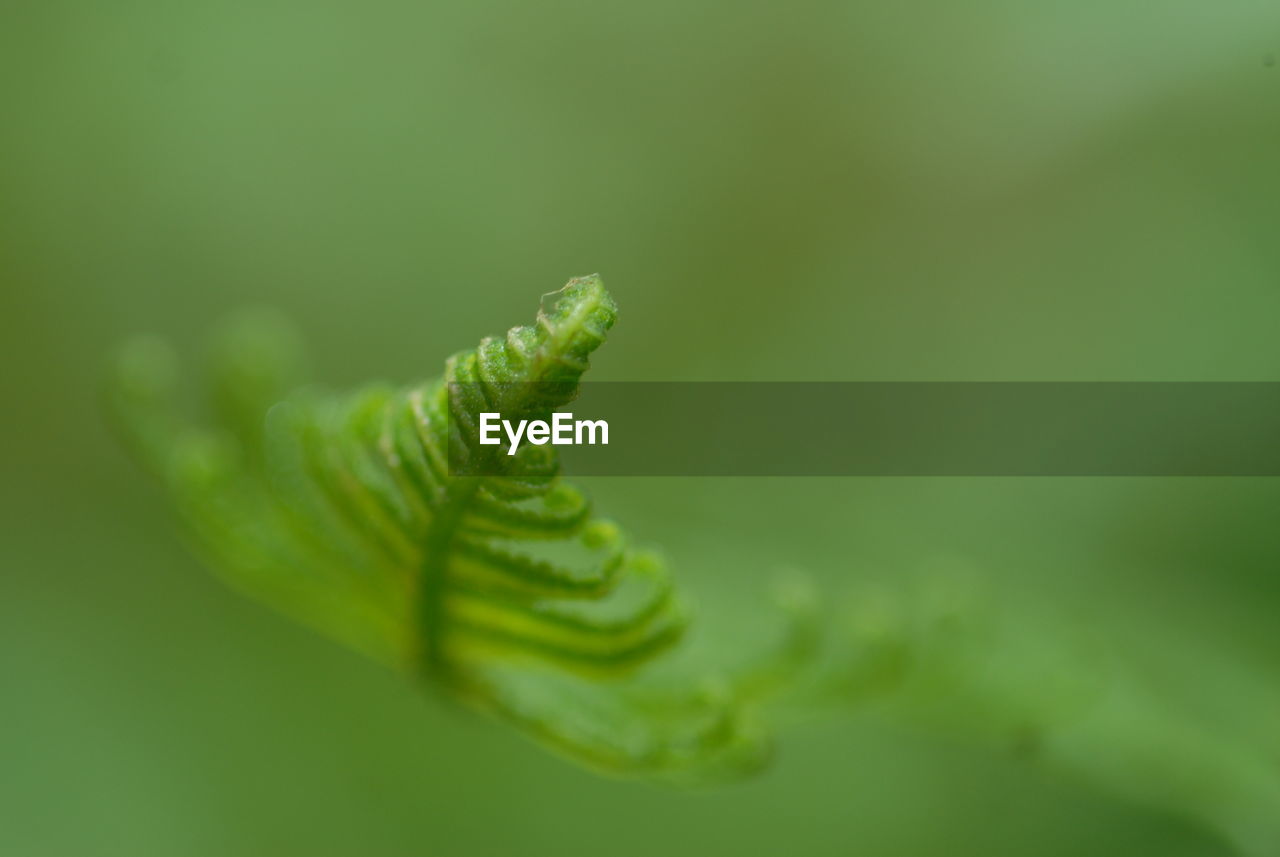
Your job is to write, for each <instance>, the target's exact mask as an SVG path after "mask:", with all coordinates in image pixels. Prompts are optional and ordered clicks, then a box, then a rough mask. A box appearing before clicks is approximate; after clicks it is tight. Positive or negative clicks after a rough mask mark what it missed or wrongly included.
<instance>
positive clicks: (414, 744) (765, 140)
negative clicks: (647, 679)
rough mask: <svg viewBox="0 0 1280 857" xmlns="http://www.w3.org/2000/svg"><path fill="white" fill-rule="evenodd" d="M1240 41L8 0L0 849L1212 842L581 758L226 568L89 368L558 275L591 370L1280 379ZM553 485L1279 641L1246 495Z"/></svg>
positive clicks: (866, 776)
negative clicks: (148, 339)
mask: <svg viewBox="0 0 1280 857" xmlns="http://www.w3.org/2000/svg"><path fill="white" fill-rule="evenodd" d="M1277 52H1280V6H1278V5H1276V4H1275V3H1274V2H1271V0H1223V2H1216V3H1206V2H1186V0H1168V2H1164V3H1161V4H1151V3H1146V2H1138V0H1108V2H1097V0H1086V2H1079V3H1072V4H1066V3H1053V2H1045V0H1040V2H1034V3H1015V2H1010V0H974V2H968V3H963V4H955V3H945V2H939V0H934V1H933V2H920V3H895V2H888V0H859V2H843V3H833V2H799V3H791V4H779V3H759V2H724V0H681V2H670V0H656V2H647V3H636V2H632V3H606V2H596V3H586V2H562V0H553V2H538V3H529V2H512V0H471V2H456V0H449V2H419V3H401V2H384V0H373V1H372V2H366V3H345V4H340V3H330V2H317V3H300V2H280V1H279V0H277V1H276V2H273V1H272V0H257V2H253V3H248V2H223V3H214V4H197V3H189V2H187V3H172V2H170V3H160V2H154V0H134V2H127V1H126V0H116V2H85V0H78V2H77V0H68V2H59V0H46V1H45V2H39V3H35V2H21V0H17V2H14V1H13V0H11V1H10V2H8V3H6V4H4V6H3V8H2V9H0V108H2V109H3V113H2V114H0V132H2V133H0V348H3V359H2V360H0V380H2V383H3V390H4V394H5V407H4V420H3V422H2V423H0V456H2V460H3V468H4V469H3V476H4V478H3V485H2V487H0V512H2V514H0V563H2V566H0V854H3V855H6V857H8V855H13V857H28V856H30V857H45V855H86V856H87V857H93V855H131V857H141V855H151V854H155V855H172V854H183V855H193V857H195V855H210V857H215V855H216V857H226V855H281V854H306V855H351V854H362V855H410V854H413V855H447V857H472V855H508V854H522V855H523V854H529V855H538V854H555V855H559V856H560V857H566V855H598V854H609V855H655V854H670V855H701V854H708V853H712V854H718V853H725V854H741V855H771V854H778V853H797V854H806V855H847V854H877V855H934V854H937V855H943V854H945V855H949V857H961V855H990V854H1036V855H1043V857H1050V855H1078V854H1090V855H1133V854H1139V853H1143V854H1147V853H1149V854H1161V855H1168V857H1184V856H1185V855H1220V854H1228V853H1231V852H1230V850H1229V848H1228V846H1227V845H1226V844H1224V843H1223V842H1221V841H1219V840H1218V839H1217V838H1215V837H1214V836H1213V835H1212V834H1211V833H1210V832H1206V831H1204V830H1202V829H1201V828H1199V827H1196V826H1193V825H1192V824H1191V823H1189V822H1188V821H1187V820H1185V819H1183V818H1180V817H1178V816H1177V815H1176V814H1170V813H1163V812H1159V811H1156V810H1152V809H1144V808H1141V807H1139V806H1137V805H1133V804H1130V803H1127V802H1123V801H1118V800H1115V799H1113V798H1112V797H1110V796H1108V795H1107V794H1105V793H1102V792H1099V791H1097V790H1095V789H1093V788H1090V787H1089V786H1088V785H1087V784H1082V783H1078V782H1074V781H1071V780H1070V779H1069V778H1063V779H1060V778H1057V777H1054V776H1051V775H1048V774H1045V773H1042V772H1041V771H1039V770H1038V769H1035V768H1031V767H1027V766H1023V765H1021V764H1019V763H1018V762H1017V761H1016V760H1015V759H1012V758H1009V757H1006V756H1005V755H1001V754H999V753H992V752H989V751H988V749H987V748H985V747H981V746H978V745H977V744H973V743H970V742H966V741H964V740H959V739H956V738H953V737H951V736H947V735H943V734H937V733H933V732H930V731H927V730H917V729H913V728H910V727H908V726H906V725H903V724H900V723H898V722H896V721H894V720H893V719H891V718H875V717H867V716H860V715H856V714H853V713H850V714H849V715H847V716H838V717H831V718H827V719H823V720H821V721H818V722H815V723H814V724H812V725H807V726H805V727H803V728H798V729H794V730H790V731H788V732H787V733H786V734H785V735H784V736H783V742H782V747H781V752H780V755H779V758H778V760H777V762H776V764H775V765H774V767H773V768H772V770H771V771H770V772H768V773H767V774H766V775H765V776H763V777H761V778H758V779H756V780H753V781H751V782H748V783H744V784H741V785H738V786H734V787H731V788H728V789H724V790H719V791H714V792H710V793H706V794H700V793H699V794H686V793H680V792H671V791H665V790H661V789H658V788H655V787H652V786H646V785H640V784H634V783H619V782H614V781H610V780H602V779H599V778H597V777H595V776H593V775H591V774H589V773H586V772H583V771H581V770H578V769H576V768H574V767H572V766H571V765H568V764H566V763H564V762H562V761H561V760H559V759H557V758H555V757H553V756H551V755H550V754H547V753H545V752H543V751H542V750H540V749H538V748H536V747H534V746H532V745H530V744H528V743H527V742H525V741H524V740H523V739H521V738H520V737H518V736H516V735H513V734H512V733H510V732H509V731H507V730H505V729H502V728H500V727H496V726H493V725H491V724H488V723H486V722H484V721H482V720H480V719H477V718H472V717H469V716H465V715H461V714H459V713H457V712H453V711H450V710H447V709H445V708H443V707H441V706H438V705H435V704H433V703H432V702H431V701H430V700H429V699H427V698H425V697H424V696H423V695H422V694H421V693H420V691H419V690H418V689H415V688H414V687H411V686H409V685H408V684H407V683H405V682H404V681H403V680H402V679H400V678H399V677H397V676H393V675H390V674H388V673H386V672H384V671H383V670H381V669H379V668H377V667H374V666H371V665H370V664H368V663H365V662H363V661H361V660H360V659H359V658H358V657H357V656H355V655H353V654H351V653H348V652H346V651H343V650H341V649H339V648H337V647H336V646H334V645H332V644H331V643H329V642H327V641H326V640H324V639H322V638H320V637H318V636H316V635H313V634H311V633H310V632H308V631H306V630H304V629H302V628H299V627H296V626H294V625H291V624H290V623H288V622H286V621H283V620H281V619H279V618H278V617H276V616H274V615H272V614H271V613H269V612H268V611H267V610H266V609H264V608H261V607H259V606H258V605H256V604H254V603H251V602H248V601H245V600H243V599H241V598H239V597H237V596H236V595H234V594H233V593H231V592H229V591H227V590H225V589H224V588H222V587H221V585H220V584H219V583H217V582H216V581H215V580H214V579H212V578H211V577H210V576H208V575H207V574H205V573H204V571H203V570H202V569H201V568H200V567H199V565H198V563H197V562H196V561H195V560H194V559H192V558H191V557H190V556H189V555H188V554H187V552H186V551H185V550H184V549H183V547H182V545H181V542H180V540H179V538H178V537H177V536H176V535H175V533H174V529H173V527H172V525H171V524H172V520H171V518H172V516H171V515H170V514H169V510H168V509H167V508H166V504H165V502H164V501H163V499H162V498H161V496H160V493H159V492H158V491H157V490H155V489H154V488H153V487H152V486H151V485H149V484H148V483H147V481H146V480H145V479H144V478H143V477H142V476H141V475H140V474H139V472H138V471H137V470H136V469H135V468H134V467H133V466H132V464H131V463H130V462H129V461H128V459H127V457H126V456H125V455H124V454H123V453H122V452H121V451H120V450H119V449H118V448H117V446H116V444H115V443H114V442H113V440H112V438H111V437H110V435H109V432H108V431H107V429H106V427H105V425H104V421H103V419H102V416H101V410H100V407H99V394H100V382H101V379H102V374H103V369H104V366H105V364H106V360H107V357H108V355H109V353H110V351H111V349H112V347H113V346H114V345H115V344H116V343H117V342H119V341H120V340H121V339H123V338H125V337H127V336H129V335H131V334H134V333H138V332H157V333H162V334H164V335H166V336H169V337H172V338H174V339H176V340H178V341H179V342H189V343H192V347H191V351H192V354H193V356H198V353H199V348H198V345H197V343H198V341H199V338H200V337H201V335H202V333H203V332H204V331H205V330H206V329H207V328H208V326H209V325H210V324H211V323H212V322H213V321H215V320H216V319H217V318H218V317H220V316H221V315H223V314H224V313H226V312H228V311H230V310H233V309H235V308H237V307H239V306H241V305H244V304H269V305H273V306H277V307H279V308H281V309H283V310H284V311H286V312H287V313H288V314H289V315H291V316H292V317H294V318H295V319H297V321H298V323H299V325H300V326H301V328H302V329H303V330H304V332H305V333H306V335H307V336H308V339H309V341H310V343H311V345H312V346H313V356H314V365H315V374H316V376H317V377H319V378H321V379H323V380H324V381H325V382H327V383H330V384H332V385H334V386H349V385H354V384H357V383H362V382H364V381H367V380H372V379H382V378H385V379H390V380H397V381H408V380H413V379H416V378H419V377H428V376H431V375H435V374H436V373H437V372H438V371H439V369H440V365H441V361H442V359H443V357H444V356H446V355H447V354H449V353H451V352H452V351H454V350H457V349H459V348H463V347H467V346H469V345H472V344H474V343H475V342H476V341H477V339H478V338H479V337H480V336H481V335H484V334H488V333H493V332H498V331H501V330H504V329H505V328H506V327H508V326H510V325H512V324H516V323H521V322H525V321H527V320H528V319H529V318H530V316H531V314H532V312H533V310H534V308H535V306H536V301H537V297H538V295H539V294H541V293H543V292H546V291H549V290H551V289H553V288H556V287H557V286H559V285H560V284H561V283H563V282H564V281H565V280H566V279H568V278H569V277H570V276H573V275H578V274H585V273H589V272H593V271H600V272H601V273H602V274H603V275H604V276H605V280H606V282H607V283H608V284H609V286H610V288H611V290H612V291H613V292H614V294H615V296H616V297H617V299H618V302H619V304H620V306H621V320H620V323H619V325H618V327H617V328H616V330H615V335H614V336H613V337H612V339H611V341H610V343H609V345H608V346H607V347H606V348H605V349H604V350H603V351H602V352H601V353H600V354H599V356H598V358H597V360H596V361H595V365H596V369H595V370H594V372H593V374H592V379H593V380H638V379H646V380H711V379H715V380H721V379H724V380H863V379H879V380H912V379H919V380H969V379H984V380H1002V379H1010V380H1012V379H1018V380H1111V379H1124V380H1280V336H1278V335H1277V334H1278V333H1280V240H1277V231H1276V228H1277V225H1278V224H1280V67H1277V65H1276V62H1275V55H1276V53H1277ZM588 482H589V484H588V485H587V487H588V489H589V490H590V491H591V492H592V493H593V495H594V496H595V497H596V499H597V501H598V504H599V506H600V508H601V509H602V510H605V511H607V512H610V513H611V514H613V515H614V516H616V517H617V518H618V519H620V520H622V521H624V522H625V523H626V525H627V526H628V528H629V529H630V530H631V531H632V532H634V533H635V534H636V535H637V536H639V537H641V538H644V539H651V540H652V541H653V542H655V543H658V544H661V545H662V546H663V547H664V548H665V549H666V550H667V551H668V552H669V554H670V555H671V557H672V558H673V560H674V564H675V569H676V572H677V575H678V577H679V578H680V579H681V580H682V581H684V582H687V583H688V585H690V586H691V587H692V588H693V589H694V590H695V591H696V592H697V593H698V594H699V595H700V596H701V598H702V600H703V601H704V602H705V603H710V604H713V605H714V603H715V601H716V597H717V593H718V592H724V593H729V592H731V591H732V592H734V593H741V592H743V591H753V588H761V589H763V587H764V586H765V582H766V581H767V578H768V576H769V575H770V574H771V573H772V572H774V571H775V570H776V569H777V568H779V567H780V566H798V567H801V568H805V569H808V570H811V571H812V572H813V573H814V574H815V575H817V576H818V577H819V578H820V579H821V580H822V582H823V584H824V586H827V587H829V588H830V590H831V591H839V590H841V588H842V587H847V586H850V585H853V584H856V583H857V582H858V581H862V580H866V579H878V580H887V581H894V580H897V579H900V578H902V579H905V578H908V577H910V576H912V575H915V574H917V573H919V572H920V571H921V570H922V569H928V568H931V567H934V566H937V565H939V564H942V565H947V566H956V565H958V566H963V567H964V568H967V569H972V570H975V572H976V573H978V574H980V575H981V576H983V577H984V578H986V579H988V580H989V581H991V583H990V584H989V586H990V589H991V591H992V592H994V593H995V595H994V597H996V598H997V599H1002V598H1008V599H1020V600H1022V601H1031V602H1036V603H1041V604H1046V605H1050V606H1051V608H1052V609H1055V610H1058V611H1061V612H1062V614H1063V615H1072V616H1075V617H1077V621H1085V622H1087V623H1092V624H1094V625H1096V626H1097V627H1099V628H1102V629H1106V630H1107V631H1108V632H1113V633H1115V634H1117V635H1119V637H1120V638H1123V639H1132V640H1135V641H1146V642H1147V643H1148V644H1149V645H1153V646H1155V647H1157V648H1161V649H1162V650H1163V651H1164V654H1165V655H1166V656H1167V658H1168V659H1169V662H1170V663H1171V664H1173V665H1174V667H1175V668H1176V666H1177V664H1179V663H1180V662H1181V658H1182V654H1181V653H1182V652H1184V651H1185V652H1187V653H1190V652H1195V653H1199V654H1205V653H1208V654H1210V655H1212V656H1213V657H1215V658H1220V659H1222V660H1223V661H1224V662H1229V663H1233V664H1235V665H1237V666H1238V667H1239V668H1240V669H1241V670H1242V671H1256V672H1257V673H1258V674H1261V675H1263V676H1266V675H1267V670H1268V669H1271V672H1272V673H1273V672H1274V664H1275V663H1277V660H1276V658H1277V657H1278V656H1280V637H1278V635H1277V634H1276V632H1275V627H1276V626H1275V614H1276V610H1277V607H1280V586H1278V585H1277V583H1276V570H1277V568H1280V527H1277V525H1276V520H1277V514H1278V513H1280V485H1277V484H1276V482H1275V481H1274V480H1263V479H1258V480H1247V479H1246V480H1205V479H1202V480H1173V479H1165V480H1137V479H1132V480H1129V479H1105V480H1103V479H1097V480H1094V479H1056V480H1054V479H1048V480H1016V479H1010V480H1001V479H972V480H957V479H951V480H945V479H937V480H933V479H901V480H893V479H839V480H837V479H831V480H822V479H817V480H780V479H755V480H750V479H740V480H687V479H664V480H646V479H615V480H604V479H598V480H588ZM1081 617H1083V618H1082V619H1081ZM1151 641H1175V645H1174V647H1173V648H1168V647H1166V646H1165V644H1164V642H1151ZM1135 644H1136V643H1135ZM1179 647H1181V648H1179ZM1188 670H1189V671H1191V672H1192V673H1193V674H1191V675H1190V677H1189V681H1190V682H1191V683H1192V684H1194V683H1195V681H1196V680H1197V678H1198V677H1197V675H1195V674H1194V670H1193V668H1191V667H1188ZM1200 677H1201V678H1204V679H1205V682H1204V688H1205V689H1204V693H1205V694H1206V695H1208V696H1213V697H1214V699H1215V704H1217V705H1220V706H1222V707H1224V708H1249V709H1250V711H1252V712H1254V713H1255V714H1256V716H1257V717H1259V718H1263V719H1264V720H1265V719H1266V718H1268V717H1271V718H1272V720H1273V721H1274V722H1280V708H1266V707H1265V705H1266V704H1272V703H1274V700H1275V698H1276V697H1275V696H1274V695H1270V696H1266V697H1265V699H1268V700H1271V703H1262V705H1263V706H1264V707H1261V708H1259V703H1258V698H1255V697H1254V696H1249V695H1244V691H1239V693H1240V694H1242V695H1241V696H1239V697H1233V696H1231V693H1235V692H1237V691H1230V692H1228V693H1227V695H1226V696H1225V697H1224V696H1223V695H1222V694H1223V691H1221V690H1220V689H1218V688H1216V687H1215V686H1214V685H1213V678H1214V677H1213V676H1211V675H1205V676H1200ZM1272 751H1274V752H1275V753H1276V759H1277V762H1276V764H1277V765H1278V766H1280V737H1277V741H1276V746H1274V747H1273V748H1271V749H1270V750H1267V751H1266V752H1272ZM1259 752H1263V750H1262V749H1260V750H1259Z"/></svg>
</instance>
